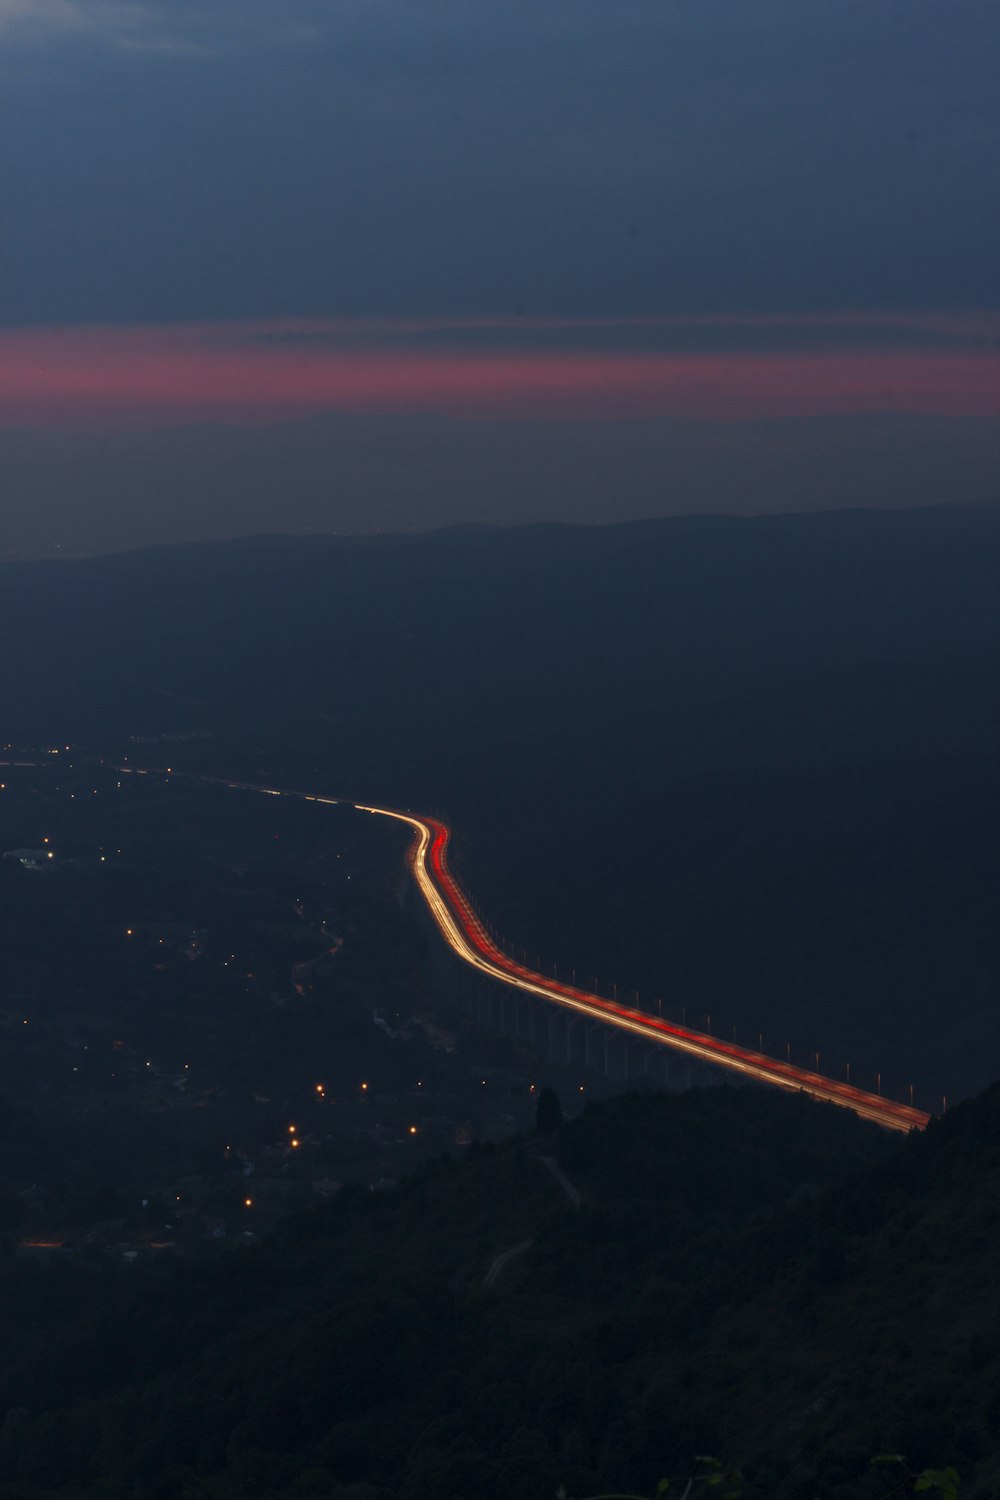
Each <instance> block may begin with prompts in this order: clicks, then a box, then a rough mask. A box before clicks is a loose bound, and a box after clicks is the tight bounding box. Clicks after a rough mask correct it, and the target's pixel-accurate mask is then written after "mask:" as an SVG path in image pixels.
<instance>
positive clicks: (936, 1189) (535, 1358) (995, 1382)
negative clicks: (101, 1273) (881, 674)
mask: <svg viewBox="0 0 1000 1500" xmlns="http://www.w3.org/2000/svg"><path fill="white" fill-rule="evenodd" d="M998 1131H1000V1091H998V1090H997V1089H996V1088H994V1089H993V1090H991V1091H990V1092H989V1093H987V1094H986V1095H984V1096H982V1097H981V1098H978V1099H976V1100H975V1101H972V1102H971V1103H969V1104H966V1105H963V1106H959V1107H958V1108H956V1109H955V1110H954V1111H952V1112H950V1113H949V1115H948V1117H947V1119H946V1120H945V1121H944V1122H943V1123H941V1124H938V1125H934V1126H932V1128H931V1130H930V1131H929V1132H928V1133H927V1135H926V1136H924V1137H921V1138H915V1139H912V1140H910V1141H904V1142H891V1141H888V1140H886V1139H885V1138H884V1137H882V1136H880V1135H879V1133H878V1132H876V1131H874V1130H873V1129H871V1128H870V1127H865V1126H862V1125H861V1124H859V1123H858V1122H857V1121H856V1120H854V1119H853V1118H852V1117H850V1116H849V1115H846V1114H844V1113H843V1112H840V1111H838V1110H836V1109H834V1108H832V1107H822V1106H818V1105H814V1104H811V1103H809V1102H808V1101H805V1100H802V1099H796V1098H785V1097H779V1096H776V1095H773V1094H768V1093H764V1092H757V1091H751V1090H742V1091H732V1090H718V1091H703V1092H701V1093H695V1094H690V1095H686V1096H683V1097H681V1098H673V1099H671V1098H665V1097H662V1096H660V1097H656V1096H631V1097H626V1098H623V1099H619V1100H615V1101H611V1102H609V1103H606V1104H604V1105H601V1106H599V1107H597V1108H595V1109H593V1110H591V1111H588V1112H587V1113H585V1114H584V1115H583V1116H582V1117H581V1119H579V1120H578V1121H576V1122H574V1123H573V1124H572V1125H569V1126H566V1127H564V1128H563V1137H562V1143H561V1147H560V1155H561V1158H562V1163H563V1167H564V1170H565V1171H566V1172H567V1173H568V1174H569V1177H570V1179H571V1181H572V1182H573V1183H574V1184H575V1185H576V1186H577V1187H578V1188H579V1190H580V1192H581V1194H582V1198H583V1202H582V1207H581V1208H579V1209H573V1208H572V1206H571V1205H570V1204H569V1203H568V1202H567V1201H566V1199H565V1197H564V1196H563V1195H562V1192H561V1190H560V1188H559V1187H558V1185H557V1184H556V1182H555V1181H554V1180H553V1178H552V1177H551V1176H550V1174H549V1173H548V1172H546V1171H545V1170H544V1166H543V1164H542V1163H541V1162H539V1161H538V1160H537V1159H536V1158H535V1155H534V1154H533V1148H532V1147H531V1145H530V1143H518V1142H511V1143H509V1144H508V1145H506V1146H504V1147H502V1148H499V1149H497V1150H495V1151H494V1150H489V1151H482V1150H480V1151H478V1152H476V1151H473V1152H470V1154H469V1156H468V1157H467V1159H466V1160H465V1161H464V1162H463V1163H461V1164H460V1165H455V1164H454V1163H450V1162H442V1163H441V1164H440V1165H437V1166H433V1167H430V1168H428V1169H425V1170H424V1171H423V1172H422V1173H420V1174H419V1175H418V1176H417V1177H415V1178H413V1179H411V1180H410V1181H408V1182H406V1183H404V1184H402V1185H401V1186H400V1187H399V1188H398V1189H395V1190H393V1191H391V1192H388V1193H384V1194H371V1193H367V1192H366V1193H359V1192H357V1191H355V1190H348V1191H345V1192H342V1193H341V1194H340V1195H339V1197H338V1198H337V1199H336V1200H335V1202H333V1203H332V1204H331V1205H330V1206H329V1207H327V1208H325V1209H322V1210H319V1211H317V1212H314V1213H312V1214H310V1215H308V1216H304V1217H302V1218H299V1219H296V1220H293V1221H290V1222H289V1223H288V1224H287V1225H286V1226H285V1227H284V1228H283V1229H282V1230H280V1231H279V1232H278V1233H276V1234H275V1235H274V1236H273V1237H272V1239H271V1240H270V1241H269V1242H268V1243H266V1244H264V1245H262V1246H261V1247H260V1248H257V1249H252V1250H249V1251H245V1252H240V1253H239V1254H238V1255H237V1256H236V1257H235V1258H228V1259H226V1260H225V1261H223V1262H221V1263H217V1264H215V1265H209V1266H205V1267H202V1268H198V1269H188V1270H185V1271H183V1272H181V1273H180V1274H179V1275H178V1276H177V1277H175V1278H174V1279H173V1280H172V1281H170V1282H168V1283H167V1284H164V1285H162V1286H161V1287H159V1288H158V1289H154V1290H152V1291H147V1292H146V1293H145V1295H144V1296H143V1298H142V1300H141V1301H138V1302H136V1303H135V1304H134V1305H133V1306H132V1307H131V1309H129V1310H127V1311H126V1312H124V1313H123V1314H120V1315H119V1316H117V1317H116V1319H115V1320H114V1322H113V1323H111V1322H107V1323H104V1324H100V1325H98V1326H96V1327H95V1328H93V1330H92V1331H91V1332H90V1333H89V1334H87V1335H86V1336H84V1337H83V1338H82V1339H81V1338H80V1337H79V1336H76V1337H74V1339H73V1340H71V1341H69V1342H63V1343H62V1344H60V1343H59V1341H58V1339H57V1340H55V1341H54V1342H53V1343H50V1347H49V1349H48V1350H47V1352H46V1357H45V1359H44V1362H43V1361H39V1362H37V1363H35V1364H31V1365H22V1366H21V1367H20V1368H18V1369H16V1370H8V1371H7V1373H6V1375H5V1379H4V1383H5V1389H4V1390H3V1392H2V1401H3V1404H4V1405H7V1404H9V1405H11V1406H13V1407H15V1408H17V1410H16V1411H15V1412H14V1413H13V1415H12V1416H10V1417H8V1420H7V1423H6V1424H5V1426H4V1429H3V1433H2V1436H0V1476H2V1477H3V1480H4V1483H5V1484H6V1485H7V1486H9V1487H10V1488H8V1489H7V1490H6V1491H5V1493H10V1494H11V1495H15V1494H17V1495H22V1496H24V1497H33V1500H34V1497H37V1500H41V1495H42V1493H43V1492H44V1493H45V1494H49V1495H52V1496H60V1497H66V1500H68V1497H69V1496H70V1494H79V1495H80V1496H81V1497H86V1500H91V1497H93V1500H98V1497H101V1500H104V1497H111V1496H119V1495H122V1496H124V1495H131V1494H135V1493H141V1494H143V1495H146V1494H149V1495H156V1496H167V1495H173V1496H186V1497H192V1496H199V1497H202V1500H223V1497H231V1496H237V1495H239V1496H243V1495H261V1496H263V1495H269V1496H272V1497H275V1500H284V1497H289V1500H290V1497H293V1496H294V1497H299V1496H307V1495H317V1496H318V1495H323V1496H328V1497H336V1500H348V1497H349V1496H350V1497H351V1500H395V1497H397V1496H400V1497H407V1500H452V1497H455V1496H466V1495H469V1496H471V1495H476V1496H481V1497H482V1500H536V1497H544V1496H551V1495H553V1494H554V1492H555V1490H556V1488H557V1486H558V1485H559V1484H560V1483H562V1484H565V1485H566V1486H567V1488H568V1490H569V1491H570V1493H572V1494H574V1495H577V1496H585V1495H589V1494H596V1493H603V1492H607V1491H608V1490H612V1489H614V1490H617V1489H618V1488H622V1489H626V1490H628V1491H630V1492H637V1493H646V1492H649V1493H652V1490H653V1488H654V1487H655V1485H656V1482H657V1481H658V1479H659V1478H660V1477H661V1476H662V1475H664V1474H666V1473H671V1474H678V1473H681V1472H683V1471H684V1468H685V1466H686V1465H687V1464H688V1463H689V1462H690V1460H691V1458H692V1457H693V1455H694V1454H695V1453H703V1452H708V1453H713V1454H715V1455H717V1456H718V1457H719V1458H721V1459H723V1460H724V1461H725V1462H726V1463H730V1464H737V1463H738V1464H741V1465H742V1466H743V1467H744V1470H745V1473H746V1476H747V1485H746V1493H747V1494H748V1496H755V1495H768V1496H773V1497H775V1500H782V1497H793V1496H800V1495H805V1494H809V1495H822V1496H830V1497H834V1496H841V1495H842V1496H845V1497H846V1496H847V1495H855V1496H858V1495H868V1494H872V1495H876V1494H880V1493H883V1492H884V1491H883V1490H880V1489H879V1488H878V1486H877V1485H876V1484H875V1482H874V1480H873V1479H870V1476H869V1460H870V1459H871V1457H872V1456H873V1455H874V1454H875V1453H878V1452H883V1451H899V1452H904V1453H906V1454H907V1456H908V1458H909V1460H910V1462H911V1464H912V1465H914V1466H915V1467H919V1466H923V1465H926V1464H931V1463H934V1464H938V1465H940V1464H944V1463H953V1464H954V1465H955V1466H956V1467H957V1468H958V1469H959V1471H960V1472H961V1474H962V1477H963V1485H962V1494H963V1496H966V1495H967V1496H969V1497H970V1500H977V1497H980V1496H986V1495H989V1494H992V1493H993V1492H994V1490H993V1485H994V1483H995V1481H996V1479H997V1477H998V1475H997V1474H996V1473H995V1462H996V1453H995V1446H994V1444H993V1442H992V1436H991V1435H992V1434H993V1433H995V1430H996V1424H997V1420H998V1417H1000V1413H998V1411H997V1410H996V1392H997V1390H998V1389H1000V1337H998V1335H1000V1329H998V1327H997V1324H996V1309H997V1306H998V1305H1000V1303H998V1292H1000V1286H998V1284H997V1267H996V1262H995V1256H994V1255H993V1240H994V1238H995V1228H996V1222H995V1221H996V1216H997V1208H996V1203H997V1196H996V1195H997V1189H998V1187H1000V1133H998ZM528 1239H531V1240H533V1245H531V1246H529V1247H527V1248H524V1249H522V1250H521V1251H520V1253H519V1254H518V1255H517V1256H516V1257H515V1258H514V1259H512V1260H511V1262H510V1263H509V1265H508V1266H507V1267H506V1268H505V1269H504V1270H503V1272H502V1274H501V1275H500V1276H499V1277H498V1279H497V1280H496V1281H495V1282H494V1283H493V1285H492V1286H484V1285H483V1280H484V1277H485V1274H486V1271H487V1268H488V1267H489V1266H490V1264H491V1261H492V1260H493V1259H494V1258H495V1256H496V1255H497V1254H499V1253H500V1252H502V1251H504V1250H505V1249H508V1248H513V1247H514V1246H517V1245H521V1244H522V1243H523V1242H524V1241H526V1240H528ZM18 1485H21V1486H24V1488H13V1487H14V1486H18ZM74 1487H75V1488H74Z"/></svg>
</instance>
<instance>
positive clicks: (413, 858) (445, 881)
mask: <svg viewBox="0 0 1000 1500" xmlns="http://www.w3.org/2000/svg"><path fill="white" fill-rule="evenodd" d="M129 769H131V768H129ZM199 779H200V780H204V781H214V782H216V783H217V784H221V785H224V786H228V787H232V788H233V789H234V790H240V791H252V792H263V793H265V794H267V795H269V796H272V797H275V796H277V797H282V796H285V797H297V798H302V799H303V800H304V801H306V802H320V803H326V804H328V805H330V806H338V805H343V806H348V807H355V808H357V810H358V811H359V812H367V813H374V814H375V815H376V816H378V817H381V818H394V819H395V820H396V821H397V822H399V823H405V824H406V825H407V826H408V827H409V828H411V829H412V830H413V841H412V843H411V845H410V850H409V854H408V856H407V858H408V861H409V867H410V872H411V874H412V875H413V878H414V880H415V881H416V883H417V886H418V887H419V889H420V893H421V895H422V896H423V898H424V900H425V901H426V903H427V906H428V908H429V910H430V913H431V916H432V917H433V918H434V921H435V923H436V925H437V928H438V930H439V932H440V933H441V935H442V937H443V938H444V940H445V942H446V943H447V944H448V946H449V947H450V948H451V949H452V951H453V952H454V953H456V954H457V955H458V957H459V958H461V959H462V960H464V962H465V963H467V964H470V965H471V966H472V967H473V968H474V969H478V970H479V971H480V973H482V974H486V975H487V976H488V977H489V978H490V979H495V980H499V981H500V983H502V984H508V985H511V986H513V988H515V989H518V990H522V991H524V993H525V994H529V995H536V996H537V997H538V998H539V999H541V1000H547V1001H548V1002H549V1003H550V1004H553V1005H560V1006H562V1007H563V1009H564V1010H569V1011H573V1012H575V1013H576V1014H577V1015H580V1016H583V1017H585V1018H586V1019H587V1020H591V1021H600V1022H601V1023H602V1024H603V1025H605V1026H614V1027H615V1028H617V1029H618V1030H619V1031H624V1032H626V1033H629V1034H631V1035H632V1036H635V1037H638V1038H640V1039H641V1040H642V1041H645V1042H655V1043H659V1044H660V1045H662V1046H664V1047H670V1048H672V1049H673V1050H674V1051H675V1052H681V1053H684V1054H685V1055H686V1056H687V1057H690V1058H693V1059H695V1061H697V1062H701V1063H707V1064H710V1065H711V1066H712V1067H716V1068H725V1069H727V1070H728V1071H729V1072H732V1073H740V1074H742V1075H743V1076H744V1077H745V1078H751V1079H754V1080H756V1081H757V1082H758V1083H767V1084H771V1085H773V1086H774V1087H775V1088H782V1089H791V1090H796V1091H801V1092H803V1093H806V1094H811V1095H812V1096H813V1098H815V1099H822V1100H825V1101H827V1102H829V1103H832V1104H840V1105H843V1106H844V1107H845V1108H847V1109H852V1110H853V1111H854V1113H855V1114H857V1115H861V1116H862V1118H863V1119H866V1120H873V1121H874V1122H875V1124H877V1125H881V1126H883V1127H884V1128H885V1129H887V1130H901V1131H910V1130H922V1129H923V1128H924V1127H925V1126H926V1125H927V1123H928V1121H929V1119H930V1115H928V1114H925V1113H924V1111H923V1110H919V1109H914V1108H913V1107H912V1105H907V1104H897V1103H896V1102H895V1101H894V1100H892V1099H886V1098H883V1097H882V1095H881V1094H870V1093H867V1092H866V1091H865V1090H864V1089H859V1088H855V1087H853V1086H852V1085H851V1084H849V1083H839V1082H837V1080H836V1079H833V1078H825V1077H824V1076H823V1074H822V1073H813V1072H810V1071H809V1070H808V1069H805V1068H798V1067H796V1066H795V1065H794V1064H793V1063H790V1062H781V1061H779V1060H778V1059H777V1058H774V1057H768V1056H767V1054H766V1053H763V1052H752V1051H750V1050H748V1049H747V1048H745V1047H738V1046H737V1045H736V1044H735V1043H729V1042H724V1041H722V1040H721V1039H720V1038H718V1037H713V1036H707V1035H706V1034H705V1033H703V1032H699V1031H692V1030H689V1029H688V1028H687V1027H684V1026H676V1025H674V1024H672V1023H671V1022H669V1021H664V1020H663V1019H661V1018H660V1017H658V1016H650V1015H646V1013H645V1012H644V1011H641V1010H633V1009H631V1008H629V1007H628V1006H625V1005H619V1004H617V1002H615V1001H611V1000H605V999H604V998H603V997H602V996H600V995H594V994H591V993H589V992H588V991H587V990H582V989H578V988H577V987H576V986H575V985H568V984H560V983H559V982H558V980H555V979H549V978H547V977H546V976H545V975H544V974H538V973H536V972H535V971H534V970H533V969H529V968H527V967H526V966H525V965H523V964H520V963H518V962H517V960H516V959H513V958H511V957H510V956H509V955H508V954H506V953H504V952H503V951H502V950H501V949H500V948H498V947H497V946H496V944H495V943H494V941H493V939H492V938H491V937H490V935H489V933H488V932H487V931H486V929H485V928H484V926H483V924H482V922H481V921H480V920H479V918H478V917H477V916H476V914H475V912H474V911H473V909H472V906H471V904H470V902H469V899H468V897H467V896H466V895H465V893H464V891H463V890H462V888H461V886H460V885H459V884H458V881H457V880H456V879H455V877H454V875H453V874H452V873H451V871H450V870H449V868H448V840H449V836H450V835H449V830H448V827H447V824H445V823H442V822H441V821H440V820H439V819H437V818H429V817H417V816H415V815H414V814H413V813H408V812H399V811H397V809H395V808H392V807H372V806H368V805H366V804H364V803H361V802H349V801H347V800H346V799H343V798H338V797H322V796H319V795H318V794H316V793H311V792H298V791H291V790H288V789H286V788H283V787H266V786H259V785H255V784H253V783H249V782H242V781H222V779H221V778H218V777H210V776H205V777H200V778H199Z"/></svg>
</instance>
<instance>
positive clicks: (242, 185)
mask: <svg viewBox="0 0 1000 1500" xmlns="http://www.w3.org/2000/svg"><path fill="white" fill-rule="evenodd" d="M998 63H1000V7H998V6H997V4H996V0H948V3H944V0H830V3H826V4H818V3H817V4H813V3H810V0H727V3H721V0H690V3H683V0H678V3H672V0H614V3H611V0H531V3H525V0H505V3H504V4H494V3H490V4H486V3H481V0H239V3H230V0H211V3H207V0H199V3H192V0H169V3H163V4H158V3H146V0H0V70H2V81H0V174H2V176H0V181H2V202H3V206H4V213H3V217H2V239H0V496H2V512H0V520H2V529H0V554H4V555H8V556H33V555H47V554H50V553H53V552H56V551H58V550H62V551H65V552H71V553H72V552H100V551H107V550H114V549H118V548H123V547H132V546H137V545H143V544H146V543H150V542H161V541H178V540H189V539H199V538H205V537H212V536H230V535H238V534H242V533H247V532H260V531H264V532H268V531H294V532H306V531H319V532H331V531H341V532H343V531H374V530H406V529H409V528H418V529H423V528H426V527H431V526H439V525H446V524H451V523H456V522H472V521H488V522H493V523H504V522H521V521H531V520H566V521H588V522H607V521H613V520H618V519H623V520H624V519H629V518H633V517H637V516H650V515H670V514H678V513H684V512H691V511H700V512H707V511H728V512H737V513H749V512H759V511H773V510H814V509H822V508H828V507H834V506H845V505H882V506H903V505H912V504H931V503H936V502H955V501H980V500H986V499H991V498H996V497H997V495H998V494H1000V435H998V423H997V411H998V407H1000V192H998V190H997V163H998V161H1000V90H998V89H997V87H996V79H997V76H998Z"/></svg>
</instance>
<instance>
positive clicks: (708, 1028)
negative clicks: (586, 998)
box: [468, 897, 948, 1114]
mask: <svg viewBox="0 0 1000 1500" xmlns="http://www.w3.org/2000/svg"><path fill="white" fill-rule="evenodd" d="M468 900H469V904H470V906H471V907H472V910H473V912H474V913H475V915H476V918H477V920H478V921H479V923H480V925H481V926H482V927H484V928H485V929H486V931H487V932H488V933H489V935H490V936H491V937H492V938H493V940H494V942H496V943H498V944H499V945H500V948H501V950H502V951H505V952H506V951H508V949H507V941H506V939H505V938H504V936H503V934H502V933H498V932H497V931H496V930H495V929H494V927H493V924H492V923H491V922H490V921H489V919H488V918H487V917H484V916H482V914H481V913H480V911H479V908H478V906H477V905H476V903H475V902H474V901H473V900H472V898H471V897H469V898H468ZM514 951H516V948H515V949H514ZM521 961H522V963H523V964H525V966H527V963H528V950H527V948H525V947H523V946H522V947H521ZM535 964H536V970H535V972H536V973H538V974H544V973H545V970H544V968H543V966H542V959H541V955H540V954H536V955H535ZM552 977H553V979H555V980H557V981H558V979H559V965H558V964H557V963H553V965H552ZM570 983H571V984H572V985H573V986H575V985H576V969H575V968H574V969H570ZM593 993H594V994H596V995H600V988H599V985H598V979H597V975H596V974H595V975H594V990H593ZM634 994H635V1008H636V1010H642V1009H643V1006H642V1003H641V1001H640V999H639V991H638V990H636V991H634ZM611 999H612V1002H613V1003H614V1004H616V1005H617V1004H618V985H617V983H612V985H611ZM656 1009H657V1014H658V1015H660V1016H662V1015H663V1000H662V999H658V1000H657V1002H656ZM679 1009H680V1013H681V1025H682V1026H686V1025H687V1006H686V1005H682V1006H680V1007H679ZM705 1032H706V1034H707V1035H708V1036H711V1035H712V1017H711V1014H710V1013H709V1012H707V1011H706V1012H705ZM732 1040H733V1044H734V1045H736V1024H735V1022H734V1023H733V1037H732ZM757 1051H758V1052H759V1053H760V1054H761V1056H765V1055H769V1054H765V1053H764V1033H763V1032H762V1031H758V1033H757ZM785 1061H786V1062H787V1063H789V1064H790V1063H791V1061H792V1044H791V1042H786V1043H785ZM813 1063H814V1067H813V1071H814V1072H816V1073H819V1071H820V1066H819V1064H820V1054H819V1049H818V1048H817V1049H814V1051H813ZM824 1076H826V1075H824ZM844 1081H845V1083H847V1084H848V1086H850V1084H851V1065H850V1063H849V1062H846V1063H845V1064H844ZM532 1087H534V1085H532ZM582 1087H583V1086H582V1084H581V1089H582ZM858 1087H860V1085H858ZM907 1091H908V1094H909V1102H910V1106H911V1108H912V1106H913V1091H914V1086H913V1084H912V1083H910V1084H908V1085H907ZM875 1092H876V1094H878V1096H879V1097H880V1098H881V1096H882V1074H881V1072H877V1073H876V1074H875ZM947 1108H948V1096H947V1094H942V1096H941V1112H942V1114H943V1113H944V1112H945V1110H946V1109H947Z"/></svg>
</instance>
